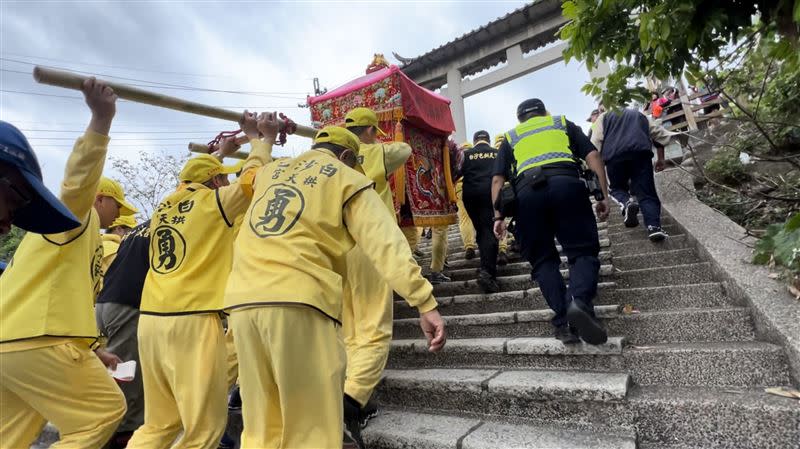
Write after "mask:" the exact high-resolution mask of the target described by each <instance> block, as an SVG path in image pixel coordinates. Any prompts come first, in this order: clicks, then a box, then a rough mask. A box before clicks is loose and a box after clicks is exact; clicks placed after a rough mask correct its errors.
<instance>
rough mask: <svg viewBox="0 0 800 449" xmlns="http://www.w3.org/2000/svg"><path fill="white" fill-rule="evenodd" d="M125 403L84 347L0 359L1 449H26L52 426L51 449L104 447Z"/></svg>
mask: <svg viewBox="0 0 800 449" xmlns="http://www.w3.org/2000/svg"><path fill="white" fill-rule="evenodd" d="M125 408H126V406H125V397H124V396H123V395H122V392H121V391H120V389H119V387H118V386H117V384H116V382H115V381H114V379H113V378H112V377H111V376H109V375H108V372H107V371H106V367H105V366H103V363H102V362H100V359H98V358H97V356H96V355H95V354H94V352H92V351H91V350H90V349H89V348H87V347H86V346H85V345H81V344H80V343H72V342H68V343H62V344H57V345H55V346H45V347H42V348H36V349H27V350H22V351H16V352H4V353H0V447H2V448H4V449H5V448H9V449H18V448H20V449H21V448H28V447H30V445H31V444H33V442H34V441H35V440H36V438H37V437H38V436H39V433H41V431H42V429H43V428H44V426H45V424H46V423H47V422H48V421H50V422H52V423H53V425H55V426H56V428H58V431H59V433H60V435H61V439H60V440H59V441H58V442H57V443H55V444H54V445H52V446H50V447H51V448H68V449H76V448H81V449H82V448H86V449H89V448H92V449H97V448H99V447H101V446H103V445H104V444H105V443H106V441H108V439H109V438H111V435H112V434H113V433H114V431H115V430H116V429H117V425H118V424H119V422H120V421H121V420H122V417H123V416H124V415H125Z"/></svg>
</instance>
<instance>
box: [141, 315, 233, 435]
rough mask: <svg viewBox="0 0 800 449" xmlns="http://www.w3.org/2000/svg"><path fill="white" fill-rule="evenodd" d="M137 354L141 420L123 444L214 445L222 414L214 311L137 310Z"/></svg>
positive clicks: (221, 364) (221, 341) (221, 350)
mask: <svg viewBox="0 0 800 449" xmlns="http://www.w3.org/2000/svg"><path fill="white" fill-rule="evenodd" d="M139 358H140V359H141V362H142V380H143V381H144V425H142V427H139V430H137V431H136V432H134V434H133V437H132V438H131V440H130V442H129V443H128V449H136V448H142V449H159V448H168V447H172V448H193V449H201V448H203V449H216V447H217V445H219V440H220V438H222V433H223V432H224V431H225V423H226V422H227V417H228V407H227V403H226V398H227V389H226V388H225V358H226V351H225V337H224V335H223V332H222V322H221V320H220V318H219V315H217V314H210V313H205V314H194V315H177V316H175V315H173V316H154V315H145V314H142V315H141V316H140V317H139ZM181 431H183V434H182V435H181V436H180V439H179V440H178V441H175V438H177V437H178V435H180V434H181ZM173 443H174V445H173Z"/></svg>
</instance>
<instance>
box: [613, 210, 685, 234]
mask: <svg viewBox="0 0 800 449" xmlns="http://www.w3.org/2000/svg"><path fill="white" fill-rule="evenodd" d="M674 224H676V223H675V220H674V219H673V218H672V217H671V216H669V215H662V216H661V226H662V227H663V226H672V225H674ZM606 227H607V228H608V230H609V232H615V231H619V230H625V229H636V228H629V227H627V226H625V223H624V222H623V221H622V216H621V215H618V214H616V213H614V212H612V213H611V216H610V217H609V218H608V220H606ZM637 227H639V228H642V227H644V220H643V219H642V215H641V214H639V226H637Z"/></svg>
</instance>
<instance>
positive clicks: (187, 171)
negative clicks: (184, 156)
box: [178, 154, 241, 183]
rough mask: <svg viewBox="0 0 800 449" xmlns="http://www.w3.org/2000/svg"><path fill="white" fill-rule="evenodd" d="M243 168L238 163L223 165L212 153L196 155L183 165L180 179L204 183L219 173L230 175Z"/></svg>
mask: <svg viewBox="0 0 800 449" xmlns="http://www.w3.org/2000/svg"><path fill="white" fill-rule="evenodd" d="M239 170H241V167H237V166H236V165H230V166H229V165H222V162H220V161H219V159H217V158H216V157H214V156H212V155H210V154H201V155H199V156H195V157H193V158H191V159H189V160H188V161H186V164H185V165H184V166H183V169H182V170H181V172H180V174H179V175H178V179H179V180H180V181H181V182H199V183H204V182H206V181H208V180H209V179H211V178H213V177H214V176H217V175H229V174H231V173H236V172H238V171H239Z"/></svg>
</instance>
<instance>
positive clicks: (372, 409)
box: [360, 399, 378, 429]
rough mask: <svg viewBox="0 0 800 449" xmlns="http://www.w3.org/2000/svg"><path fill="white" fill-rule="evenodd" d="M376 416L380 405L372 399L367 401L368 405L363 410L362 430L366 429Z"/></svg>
mask: <svg viewBox="0 0 800 449" xmlns="http://www.w3.org/2000/svg"><path fill="white" fill-rule="evenodd" d="M376 416H378V403H377V402H375V401H374V400H372V399H370V400H369V401H367V405H365V406H364V407H362V408H361V421H360V424H361V428H362V429H365V428H366V427H367V424H369V420H370V419H372V418H374V417H376Z"/></svg>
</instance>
